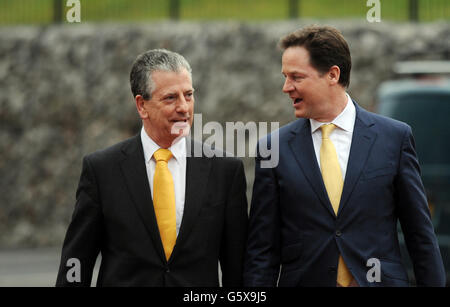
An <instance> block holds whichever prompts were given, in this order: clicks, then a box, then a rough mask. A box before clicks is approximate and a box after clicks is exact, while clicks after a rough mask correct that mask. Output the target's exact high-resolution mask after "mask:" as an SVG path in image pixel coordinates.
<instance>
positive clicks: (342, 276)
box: [320, 124, 353, 287]
mask: <svg viewBox="0 0 450 307" xmlns="http://www.w3.org/2000/svg"><path fill="white" fill-rule="evenodd" d="M334 128H336V126H335V125H333V124H327V125H322V126H321V127H320V129H321V130H322V146H320V166H321V171H322V178H323V182H324V184H325V188H326V189H327V194H328V198H329V199H330V202H331V205H332V206H333V210H334V213H335V214H336V215H337V212H338V209H339V202H340V201H341V194H342V188H343V187H344V180H343V178H342V172H341V167H340V166H339V161H338V156H337V153H336V149H335V147H334V145H333V142H332V141H331V140H330V138H329V136H330V134H331V132H332V131H333V130H334ZM352 280H353V277H352V274H351V273H350V271H349V270H348V268H347V266H346V265H345V263H344V259H343V258H342V256H341V255H339V264H338V274H337V282H338V283H339V284H340V285H341V286H344V287H347V286H348V285H349V284H350V282H351V281H352Z"/></svg>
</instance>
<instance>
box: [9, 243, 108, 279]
mask: <svg viewBox="0 0 450 307" xmlns="http://www.w3.org/2000/svg"><path fill="white" fill-rule="evenodd" d="M60 252H61V249H60V247H58V248H44V249H42V248H41V249H21V250H0V287H53V286H54V285H55V281H56V274H57V272H58V266H59V260H60V259H59V257H60ZM98 265H99V261H97V264H96V268H95V271H94V277H93V282H92V284H93V285H95V282H96V279H97V273H98Z"/></svg>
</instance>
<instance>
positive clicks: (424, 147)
mask: <svg viewBox="0 0 450 307" xmlns="http://www.w3.org/2000/svg"><path fill="white" fill-rule="evenodd" d="M449 64H450V63H449V62H441V64H440V65H438V66H436V67H437V68H438V70H441V71H440V72H439V73H440V74H436V72H432V71H430V66H433V65H435V63H433V65H431V63H430V64H429V65H426V63H420V64H418V63H403V66H397V67H399V68H402V69H403V74H405V73H406V74H408V73H409V77H408V78H402V79H397V80H391V81H386V82H384V83H382V84H381V85H380V87H379V89H378V91H377V96H376V100H377V103H376V105H375V112H377V113H379V114H382V115H385V116H388V117H391V118H394V119H397V120H400V121H402V122H405V123H407V124H408V125H410V126H411V128H412V130H413V134H414V138H415V143H416V150H417V155H418V158H419V163H420V167H421V172H422V180H423V183H424V186H425V190H426V193H427V198H428V204H429V207H430V212H431V215H432V221H433V225H434V229H435V232H436V235H437V239H438V241H439V246H440V249H441V254H442V258H443V261H444V266H445V270H446V273H447V285H449V277H450V78H448V77H444V76H442V73H445V71H442V70H445V69H447V68H449V70H448V71H449V72H450V65H449ZM446 65H449V67H447V68H446ZM417 67H422V68H421V69H417ZM427 67H428V69H427ZM427 70H428V71H427ZM398 229H399V240H400V243H401V248H402V254H403V258H404V263H405V265H406V266H407V268H408V271H409V272H408V274H409V275H410V281H411V284H415V281H414V277H413V276H414V275H413V271H412V265H411V261H410V259H409V256H408V253H407V250H406V246H405V243H404V240H403V235H402V233H401V227H398Z"/></svg>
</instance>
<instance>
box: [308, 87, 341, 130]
mask: <svg viewBox="0 0 450 307" xmlns="http://www.w3.org/2000/svg"><path fill="white" fill-rule="evenodd" d="M347 100H348V98H347V95H346V93H345V91H339V93H337V94H336V95H332V96H331V98H330V100H329V102H330V103H329V104H328V105H329V106H330V107H329V108H328V112H326V113H325V116H322V117H320V118H314V119H315V120H317V121H318V122H322V123H329V122H332V121H333V119H335V118H336V117H337V116H338V115H339V114H341V113H342V111H344V109H345V107H346V106H347Z"/></svg>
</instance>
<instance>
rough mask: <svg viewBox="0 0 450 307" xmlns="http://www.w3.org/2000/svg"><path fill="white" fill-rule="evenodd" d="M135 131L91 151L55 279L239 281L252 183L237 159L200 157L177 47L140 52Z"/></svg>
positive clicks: (66, 282) (186, 69)
mask: <svg viewBox="0 0 450 307" xmlns="http://www.w3.org/2000/svg"><path fill="white" fill-rule="evenodd" d="M130 83H131V90H132V93H133V96H134V98H135V102H136V108H137V111H138V113H139V116H140V118H141V120H142V124H143V127H142V129H141V131H140V133H139V134H138V135H136V136H135V137H132V138H130V139H128V140H125V141H123V142H121V143H119V144H116V145H114V146H111V147H109V148H107V149H105V150H102V151H98V152H95V153H93V154H90V155H88V156H86V157H85V158H84V160H83V170H82V173H81V178H80V183H79V186H78V190H77V194H76V196H77V197H76V199H77V200H76V205H75V211H74V213H73V216H72V221H71V223H70V225H69V228H68V230H67V234H66V238H65V241H64V246H63V249H62V256H61V264H60V268H59V273H58V277H57V282H56V285H57V286H89V285H90V283H91V278H92V271H93V267H94V264H95V260H96V258H97V255H98V254H99V253H101V255H102V263H101V267H100V272H99V276H98V280H97V285H98V286H218V285H219V278H218V263H219V261H220V266H221V269H222V284H223V285H224V286H241V285H242V269H243V254H244V250H245V243H246V238H247V199H246V195H245V191H246V181H245V174H244V169H243V165H242V162H241V161H240V160H237V159H234V158H223V157H220V156H224V155H217V157H212V158H207V157H204V156H200V157H194V155H193V153H194V150H193V149H194V146H192V144H194V143H193V142H191V141H190V140H188V139H186V137H185V136H186V135H187V134H188V132H189V128H190V126H191V124H192V119H193V111H194V89H193V87H192V77H191V68H190V66H189V64H188V62H187V61H186V60H185V59H184V58H183V57H182V56H181V55H179V54H177V53H174V52H171V51H168V50H164V49H157V50H150V51H147V52H145V53H143V54H141V55H139V56H138V58H137V59H136V61H135V62H134V64H133V68H132V71H131V74H130Z"/></svg>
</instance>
